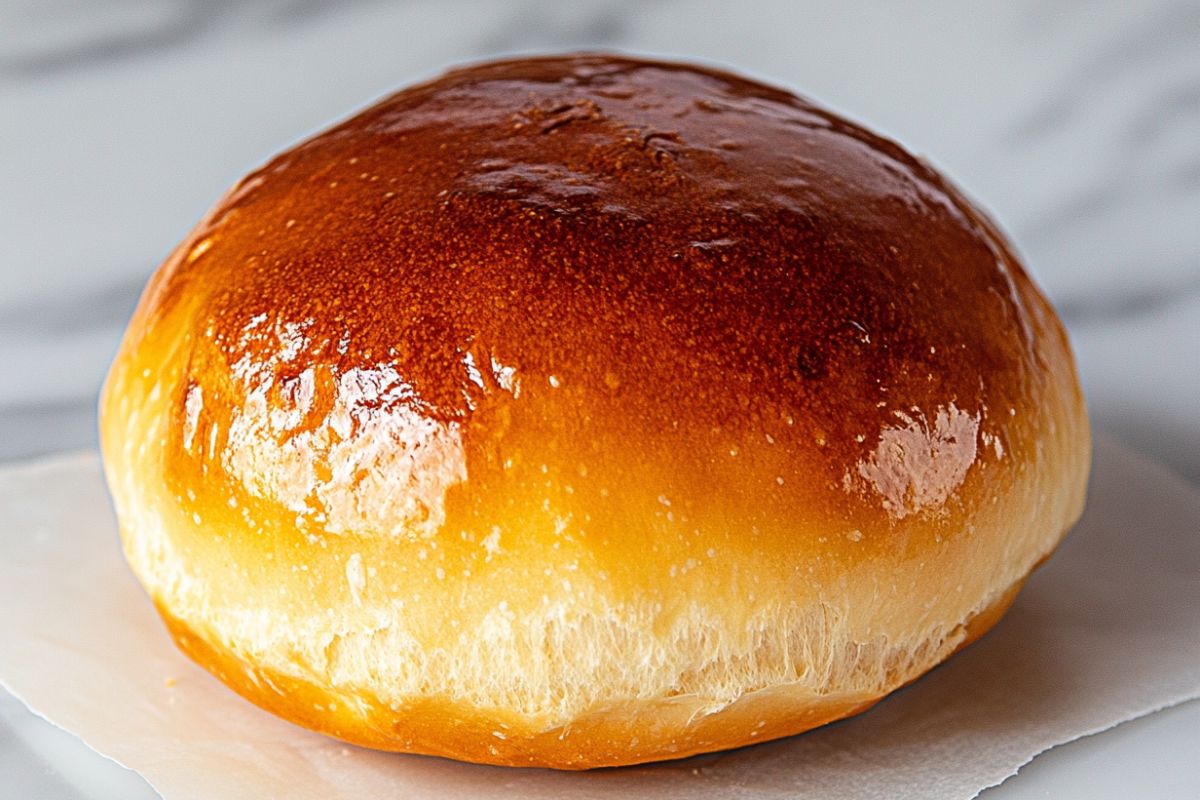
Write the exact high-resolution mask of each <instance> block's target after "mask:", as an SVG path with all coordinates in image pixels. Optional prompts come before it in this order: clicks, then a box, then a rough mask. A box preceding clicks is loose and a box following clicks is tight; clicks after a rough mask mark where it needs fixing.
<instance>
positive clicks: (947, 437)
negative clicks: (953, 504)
mask: <svg viewBox="0 0 1200 800" xmlns="http://www.w3.org/2000/svg"><path fill="white" fill-rule="evenodd" d="M896 417H897V418H898V419H899V421H900V424H898V425H892V426H888V427H886V428H884V429H883V431H882V432H880V434H879V443H878V444H877V445H876V447H875V450H874V451H873V452H872V453H871V455H870V456H869V457H868V458H866V459H865V460H861V461H859V462H858V467H857V470H858V475H859V477H861V478H863V479H864V480H866V481H867V482H868V483H869V484H870V486H871V488H873V489H874V490H875V491H876V492H877V493H878V494H879V495H880V496H881V497H882V498H883V507H884V508H885V509H887V510H888V511H889V512H890V513H891V514H892V516H894V517H895V518H896V519H904V517H906V516H908V515H909V514H915V513H917V512H920V511H927V510H935V509H937V508H940V507H941V505H942V504H943V503H945V502H946V500H947V499H948V498H949V497H950V495H951V494H953V492H954V491H955V490H956V489H957V488H958V487H959V486H961V485H962V482H963V480H964V479H965V478H966V476H967V471H968V470H969V469H970V468H971V465H972V464H974V463H975V453H976V442H977V439H978V434H979V422H980V417H979V415H978V414H970V413H968V412H966V411H963V410H962V409H960V408H958V407H957V406H955V405H954V403H953V402H952V403H950V405H949V406H947V407H939V408H938V411H937V414H936V415H935V416H934V418H933V422H932V423H930V421H929V419H928V418H927V417H926V416H925V414H924V413H922V412H921V411H919V410H917V409H914V410H913V414H912V415H910V414H907V413H905V412H903V411H897V412H896ZM847 477H849V476H847Z"/></svg>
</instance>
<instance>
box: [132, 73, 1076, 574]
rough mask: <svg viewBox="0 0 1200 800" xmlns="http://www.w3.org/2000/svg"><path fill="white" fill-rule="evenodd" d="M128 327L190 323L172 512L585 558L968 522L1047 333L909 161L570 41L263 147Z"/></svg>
mask: <svg viewBox="0 0 1200 800" xmlns="http://www.w3.org/2000/svg"><path fill="white" fill-rule="evenodd" d="M181 309H182V310H181ZM140 313H141V314H142V315H143V316H144V318H145V320H146V330H147V331H148V332H147V333H145V334H144V335H145V336H147V337H151V338H153V336H154V330H155V327H156V325H157V324H158V321H159V320H163V319H166V318H167V317H168V316H170V315H172V314H180V313H183V314H187V315H191V316H190V318H191V320H192V322H191V323H190V324H185V325H184V326H183V327H185V328H186V329H187V333H186V335H185V340H184V341H182V342H180V343H179V344H178V348H179V350H178V352H179V353H180V354H186V355H176V356H173V358H183V357H186V362H187V363H186V367H185V368H184V369H183V373H182V376H181V379H180V381H179V384H178V385H177V386H172V387H170V389H169V390H170V391H171V392H173V397H174V398H175V400H174V413H175V415H176V424H175V426H174V430H177V431H180V432H182V433H181V435H179V436H177V437H174V438H173V439H172V440H171V441H169V442H168V443H167V447H168V449H169V453H168V455H167V456H166V458H165V463H166V464H167V465H169V466H168V471H169V473H170V475H169V477H170V479H171V480H172V481H173V484H174V485H175V487H176V491H177V494H178V496H179V498H180V501H181V503H183V505H184V506H185V507H190V506H189V502H191V501H190V500H189V498H192V497H195V496H199V498H200V499H199V500H196V501H194V502H195V504H196V507H197V508H211V507H213V506H214V505H217V506H219V505H220V503H214V502H213V500H214V498H217V499H219V498H220V497H222V496H225V495H230V496H233V497H236V498H240V505H239V506H238V509H239V510H238V511H237V512H236V513H238V514H240V515H241V517H242V518H243V520H244V521H246V522H248V523H252V524H256V523H253V518H254V515H255V514H256V512H254V511H252V509H254V508H255V507H256V506H255V504H256V503H257V504H260V506H259V507H260V510H261V514H260V515H259V516H261V517H263V518H268V519H275V520H277V521H278V520H283V523H281V524H289V525H290V524H294V525H296V526H297V527H298V529H299V530H300V531H301V532H304V533H305V534H306V535H321V536H323V535H326V534H335V535H344V534H353V533H359V534H363V533H371V532H374V533H381V534H387V535H389V536H393V537H400V538H410V539H426V538H432V537H438V536H446V537H456V536H458V535H459V534H461V535H462V536H463V537H467V536H469V537H470V538H471V539H472V540H476V539H478V540H479V541H481V542H485V541H487V539H488V537H490V536H493V535H495V536H496V540H497V541H500V542H504V543H505V545H504V546H511V543H512V542H513V541H514V539H520V538H521V537H532V538H535V539H538V540H542V541H549V540H552V539H555V538H556V537H563V536H566V537H572V536H574V537H576V538H577V539H585V540H587V541H589V542H591V544H589V546H588V548H587V549H588V552H589V556H588V557H589V559H590V562H591V565H592V566H593V567H595V568H596V569H598V570H601V571H605V572H606V573H607V572H617V573H619V572H621V571H622V570H623V569H625V568H626V566H627V564H626V562H627V561H628V558H627V556H626V555H622V554H623V553H626V552H627V547H628V546H630V545H631V544H636V543H638V542H645V541H647V539H646V537H647V536H648V535H649V536H650V537H651V540H652V541H653V547H654V548H655V550H656V551H658V550H659V549H660V548H665V549H666V550H668V551H670V550H671V549H672V548H678V551H679V554H680V558H679V563H680V564H681V565H683V564H686V563H689V562H688V561H687V560H685V558H684V556H685V555H687V554H690V553H692V552H693V551H694V550H695V549H696V548H697V547H699V544H700V543H701V542H709V541H711V542H714V543H716V544H717V545H718V546H719V545H720V543H721V542H730V541H734V540H739V539H741V538H743V537H745V538H748V539H750V540H753V539H755V538H756V537H763V538H762V541H763V542H778V541H786V540H787V539H788V537H794V536H808V537H811V536H812V535H814V534H813V533H812V532H813V531H819V530H828V531H834V532H840V534H839V535H844V536H845V537H846V539H847V541H848V542H849V543H850V544H849V547H851V548H858V549H857V551H856V552H860V553H864V554H865V553H870V552H874V551H877V550H880V549H883V550H889V551H894V550H896V549H897V548H900V549H901V550H903V549H904V548H906V547H908V548H914V547H916V544H915V543H914V542H911V541H909V540H908V538H907V536H906V534H905V522H906V520H912V519H914V518H924V519H925V520H926V522H928V520H929V519H931V518H936V516H937V515H938V513H939V512H941V511H942V510H943V508H944V507H945V506H946V505H947V504H954V507H955V508H956V509H961V510H968V511H969V508H967V506H970V505H971V504H973V503H982V502H984V501H985V500H986V496H987V495H989V494H990V493H992V492H995V491H999V489H1000V488H1001V485H1000V483H995V482H993V484H992V485H991V486H989V485H988V484H987V481H988V480H989V479H988V477H987V470H988V468H989V465H995V464H998V463H1000V462H1002V461H1003V460H1004V459H1006V458H1012V457H1016V458H1026V457H1028V456H1029V454H1030V449H1029V448H1030V444H1029V442H1030V441H1031V439H1032V438H1033V437H1035V436H1036V435H1037V430H1038V421H1037V414H1038V408H1039V405H1040V404H1041V402H1042V396H1043V394H1044V393H1045V392H1046V391H1047V387H1048V386H1049V383H1048V382H1047V380H1046V378H1045V377H1044V375H1045V373H1046V371H1047V363H1045V360H1044V358H1043V355H1042V354H1041V353H1040V352H1039V350H1038V349H1037V346H1036V344H1035V342H1036V341H1037V338H1038V336H1039V335H1041V332H1042V331H1043V330H1051V331H1053V333H1052V334H1051V335H1052V336H1053V337H1054V340H1055V342H1056V345H1057V344H1061V342H1062V337H1061V332H1060V331H1059V330H1058V329H1057V327H1056V323H1054V322H1053V321H1052V320H1051V317H1049V316H1047V315H1048V310H1047V308H1046V306H1045V304H1044V301H1043V300H1042V299H1041V298H1040V296H1038V295H1037V293H1036V290H1034V289H1033V288H1032V286H1031V285H1030V283H1029V281H1028V279H1027V278H1026V277H1025V275H1024V273H1023V272H1022V270H1021V267H1020V266H1019V264H1018V263H1017V261H1016V259H1015V258H1014V256H1013V255H1012V254H1011V252H1010V251H1009V249H1008V248H1007V246H1006V245H1005V243H1004V242H1003V240H1002V239H1001V237H1000V236H999V235H998V234H997V233H996V231H995V230H994V228H993V227H992V226H991V225H989V224H988V223H987V222H986V221H985V220H983V219H982V218H981V216H980V215H979V213H978V212H977V211H976V210H974V209H973V208H972V207H971V206H970V205H969V204H968V202H967V201H965V200H964V199H963V197H962V196H961V195H960V194H959V193H958V192H957V191H956V190H955V189H954V188H953V187H951V186H949V185H947V183H946V182H945V181H944V180H943V179H942V178H940V177H939V176H938V175H937V174H936V173H935V172H934V171H932V170H931V169H930V168H929V167H928V166H927V165H925V164H923V163H922V162H920V161H918V160H917V159H914V158H913V157H912V156H910V155H908V154H907V153H906V152H904V151H903V150H902V149H901V148H900V147H899V146H897V145H896V144H894V143H892V142H890V141H887V140H884V139H881V138H879V137H877V136H874V135H872V134H870V133H868V132H866V131H864V130H863V129H862V128H860V127H858V126H856V125H853V124H852V123H850V122H847V121H845V120H843V119H841V118H839V117H837V116H835V115H833V114H832V113H830V112H828V111H826V110H823V109H821V108H819V107H817V106H815V105H814V104H812V103H810V102H808V101H805V100H803V99H800V98H797V97H795V96H793V95H791V94H789V93H786V92H784V91H781V90H778V89H774V88H771V87H767V86H764V85H761V84H758V83H754V82H750V81H747V80H744V79H741V78H738V77H735V76H732V75H729V74H726V73H722V72H716V71H711V70H705V69H700V68H696V67H692V66H681V65H674V64H663V63H655V62H647V61H637V60H630V59H621V58H611V57H607V56H590V55H585V56H576V57H565V58H546V59H534V60H520V61H511V62H500V63H493V64H485V65H481V66H477V67H471V68H466V69H461V70H458V71H454V72H451V73H449V74H448V75H446V76H444V77H442V78H440V79H438V80H435V81H433V82H431V83H428V84H425V85H422V86H417V87H414V88H410V89H407V90H404V91H401V92H399V93H398V94H395V95H393V96H391V97H389V98H387V99H385V100H383V101H382V102H380V103H378V104H377V105H375V106H373V107H371V108H369V109H367V110H366V111H364V112H362V113H360V114H359V115H357V116H355V117H354V118H352V119H350V120H349V121H347V122H345V123H343V124H341V125H338V126H337V127H335V128H333V129H331V130H329V131H327V132H325V133H323V134H321V135H319V136H317V137H315V138H314V139H311V140H309V141H307V142H305V143H303V144H301V145H299V146H298V147H295V148H294V149H292V150H290V151H288V152H286V153H284V154H283V155H281V156H279V157H278V158H276V159H275V160H274V161H272V162H271V163H270V164H268V165H267V166H265V167H264V168H262V169H260V170H258V171H257V172H255V173H254V174H252V175H251V176H249V177H248V178H247V179H246V180H245V181H243V182H242V184H241V185H240V186H239V187H237V188H236V189H235V190H234V191H233V192H232V193H231V194H230V195H229V196H228V197H227V198H226V199H225V200H224V201H223V202H222V203H221V204H220V205H219V206H218V207H217V208H216V209H215V210H214V211H213V212H212V214H211V215H210V217H209V219H208V220H207V221H206V222H205V223H204V224H203V225H202V226H201V228H200V229H199V230H198V231H197V232H196V233H195V234H194V236H193V237H192V238H191V239H190V240H189V241H188V242H187V243H185V246H184V247H183V248H182V249H181V251H180V253H179V254H178V255H177V256H176V257H175V258H174V259H173V260H172V261H170V262H168V264H167V265H165V267H164V269H163V271H162V272H161V273H160V275H159V276H158V278H157V279H156V281H155V282H154V284H153V285H152V286H151V289H150V290H149V292H148V294H147V297H146V299H145V301H144V304H143V309H142V311H141V312H140ZM1062 357H1063V356H1062V355H1060V354H1058V353H1056V354H1054V356H1053V358H1054V359H1056V360H1059V361H1061V359H1062ZM1005 480H1008V478H1002V477H1000V473H997V477H996V478H995V479H994V481H1001V482H1003V481H1005ZM966 486H970V487H971V488H969V490H968V489H964V487H966ZM277 503H281V504H283V505H284V506H285V507H286V509H288V511H286V512H285V514H284V515H283V516H280V515H279V514H277V513H275V512H273V511H271V510H270V509H271V508H272V507H273V506H272V504H277ZM262 504H265V505H262ZM234 513H235V512H230V514H231V516H230V517H229V519H230V520H233V519H235V517H234V516H232V515H233V514H234ZM293 514H295V518H294V521H293V517H292V515H293ZM648 519H653V520H657V522H656V523H655V526H653V530H647V529H646V526H645V524H644V521H645V520H648ZM797 519H803V520H804V524H803V525H800V526H797V525H796V524H794V522H795V521H796V520H797ZM262 524H266V523H262ZM952 527H953V529H951V528H947V530H946V531H944V534H945V535H946V536H953V535H956V534H957V526H952ZM934 528H936V525H934ZM923 530H928V529H927V528H924V529H923ZM802 531H803V532H802ZM938 535H939V536H940V535H942V534H941V533H939V534H938ZM811 544H812V543H811V542H810V543H808V544H807V545H806V546H811ZM845 544H846V543H845V542H843V543H842V545H845ZM495 546H496V547H497V548H500V547H501V545H499V544H497V545H495ZM701 549H703V548H701ZM764 549H765V550H766V551H768V552H769V548H766V547H765V546H764ZM830 553H831V555H830V558H831V560H833V561H839V560H841V559H844V558H852V557H853V556H850V555H847V552H846V547H845V546H839V547H837V548H833V549H831V551H830ZM490 554H491V553H490V551H487V552H485V550H483V549H481V550H480V552H479V554H478V557H479V558H483V557H484V556H485V555H487V556H488V557H489V558H490ZM472 563H473V562H472ZM779 566H780V569H781V574H780V577H781V579H782V578H783V573H784V572H788V571H790V570H792V569H794V565H786V564H781V565H779ZM766 568H767V567H764V569H766ZM442 569H443V570H445V569H449V570H450V571H451V573H452V574H455V575H458V574H461V573H462V571H463V570H466V571H467V573H468V574H469V573H470V565H469V564H467V565H466V566H464V564H454V565H449V564H447V565H445V566H444V567H443V568H442ZM681 569H683V567H682V566H681ZM348 575H349V577H348V580H349V583H350V584H351V588H352V589H354V591H355V592H357V591H358V590H359V589H361V586H362V584H363V583H364V581H362V580H360V576H358V575H357V574H355V573H354V570H353V568H351V570H350V572H349V573H348ZM355 586H357V587H359V588H358V589H355V588H354V587H355Z"/></svg>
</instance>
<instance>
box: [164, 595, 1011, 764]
mask: <svg viewBox="0 0 1200 800" xmlns="http://www.w3.org/2000/svg"><path fill="white" fill-rule="evenodd" d="M1025 580H1026V578H1022V579H1021V580H1019V581H1017V582H1016V583H1014V584H1013V585H1012V586H1010V587H1009V588H1008V589H1007V590H1005V591H1004V592H1003V593H1002V594H1001V595H1000V596H999V597H998V598H997V599H996V600H994V601H993V602H992V603H991V604H990V605H988V606H987V607H985V608H984V609H982V610H981V611H979V612H978V613H976V614H975V615H974V616H972V617H971V618H970V619H969V620H967V621H966V622H965V623H964V625H963V629H964V637H963V639H962V641H961V642H960V643H959V644H958V645H957V646H956V647H955V648H954V649H953V650H952V651H951V652H950V653H949V654H948V655H947V656H946V658H949V657H950V656H952V655H953V654H954V653H957V652H958V651H960V650H962V649H963V648H965V647H967V646H968V645H970V644H972V643H973V642H975V641H976V640H978V639H979V638H980V637H981V636H983V634H984V633H986V632H987V631H988V630H989V629H990V628H991V627H992V626H993V625H995V624H996V622H998V621H999V620H1000V618H1001V617H1002V616H1003V615H1004V613H1005V612H1006V611H1007V610H1008V608H1009V607H1010V606H1011V605H1012V603H1013V601H1014V600H1015V599H1016V597H1017V594H1018V593H1019V592H1020V590H1021V587H1022V586H1023V585H1024V583H1025ZM155 607H156V608H157V610H158V613H159V615H160V616H161V617H162V619H163V621H164V622H165V623H166V626H167V629H168V631H169V632H170V634H171V636H172V638H173V639H174V640H175V644H176V645H177V646H178V647H179V649H180V650H182V651H183V652H184V654H186V655H187V656H188V657H189V658H190V659H192V660H193V661H195V662H196V663H197V664H199V665H200V666H202V667H203V668H205V669H206V670H207V671H208V672H210V673H212V674H213V675H214V676H216V677H217V678H218V679H220V680H221V681H222V682H223V683H224V684H225V685H226V686H228V687H229V688H231V689H233V690H234V691H235V692H237V693H238V694H239V695H241V696H242V697H243V698H245V699H246V700H249V701H250V702H251V703H253V704H254V705H256V706H258V707H259V708H262V709H264V710H266V711H269V712H271V713H272V714H274V715H276V716H278V717H281V718H282V719H284V720H287V721H288V722H291V723H293V724H296V725H299V726H300V727H303V728H307V729H309V730H311V731H315V732H317V733H321V734H325V735H327V736H331V737H333V738H335V739H338V740H341V741H343V742H346V743H348V744H352V745H356V746H360V747H366V748H370V749H374V750H384V751H391V752H397V753H411V754H417V755H426V756H439V757H444V758H450V759H453V760H456V761H466V762H471V763H476V764H487V765H493V766H509V767H528V768H551V769H559V770H586V769H595V768H603V767H620V766H631V765H635V764H645V763H650V762H656V761H670V760H677V759H682V758H687V757H689V756H694V755H699V754H702V753H709V752H716V751H720V750H730V749H734V748H738V747H744V746H747V745H753V744H761V743H764V742H769V741H772V740H775V739H781V738H785V737H788V736H794V735H796V734H799V733H803V732H805V731H808V730H811V729H813V728H817V727H820V726H822V725H825V724H828V723H830V722H835V721H837V720H840V719H845V718H847V717H850V716H853V715H855V714H858V713H861V712H863V711H865V710H867V709H868V708H870V707H871V706H873V705H875V704H876V703H878V702H879V701H880V700H882V699H884V698H885V697H887V696H888V695H889V694H891V693H892V692H893V691H896V690H897V689H900V688H903V686H906V685H908V684H910V683H913V682H915V681H916V680H919V679H920V677H921V676H922V675H924V674H926V673H927V672H928V669H932V668H933V667H935V666H937V664H936V663H935V664H930V665H929V667H928V669H926V670H923V671H922V672H921V673H920V674H918V675H916V676H914V677H913V678H912V679H911V680H909V681H906V682H905V683H903V684H901V685H898V686H896V687H894V688H892V689H889V690H888V691H885V692H882V693H878V694H871V695H863V694H826V695H820V696H815V695H812V694H806V695H805V696H803V697H796V696H795V693H794V692H792V693H790V694H789V693H788V692H787V691H786V688H787V686H786V685H783V686H779V687H768V688H766V689H763V690H759V691H756V692H752V693H749V694H747V695H744V696H743V697H741V698H739V699H738V700H736V701H734V702H733V703H730V704H729V705H727V706H725V707H724V708H722V709H720V710H719V711H716V712H713V713H709V714H704V713H700V714H698V713H697V711H696V707H695V705H694V704H692V705H688V704H687V703H686V700H687V699H688V698H680V697H665V698H643V699H637V700H631V701H627V702H625V703H621V704H617V705H613V706H610V707H607V708H604V709H601V710H598V711H595V712H592V713H590V714H588V715H586V716H585V717H583V718H580V719H578V720H573V721H571V722H569V723H568V724H566V725H560V726H557V727H552V728H549V729H540V728H535V727H533V726H530V724H529V723H528V721H524V722H522V718H520V717H518V716H516V715H503V714H502V713H498V712H496V711H495V710H493V709H480V708H476V707H473V706H469V705H467V704H465V703H463V702H461V701H455V700H453V699H451V698H446V697H431V698H423V699H421V700H419V701H416V702H413V703H411V704H406V705H405V706H404V707H402V708H398V709H393V708H392V707H390V706H388V705H386V704H384V703H381V702H376V701H373V700H372V699H370V698H369V697H366V696H363V695H361V694H355V695H354V696H353V698H352V699H350V700H349V701H348V700H347V694H346V693H345V692H344V691H335V690H330V689H326V688H324V687H321V686H320V685H318V684H317V683H315V682H313V681H310V680H306V679H300V678H297V677H295V676H291V675H286V674H284V673H282V672H279V671H278V670H275V669H273V668H268V667H262V666H258V665H254V664H249V663H247V662H246V661H244V660H243V659H241V658H239V657H238V656H236V655H234V654H233V653H232V652H230V651H229V650H227V649H224V648H219V647H216V646H214V645H213V644H211V643H210V642H209V641H208V640H207V639H206V637H205V636H204V635H203V634H202V632H201V631H199V630H196V629H195V628H194V627H193V626H192V625H190V624H189V623H188V622H186V621H184V620H182V619H180V618H179V617H177V616H175V615H174V614H172V613H171V612H170V610H168V609H167V608H165V607H164V606H163V605H162V604H161V603H159V602H158V601H155ZM943 661H944V659H943ZM939 663H940V662H939Z"/></svg>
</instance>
